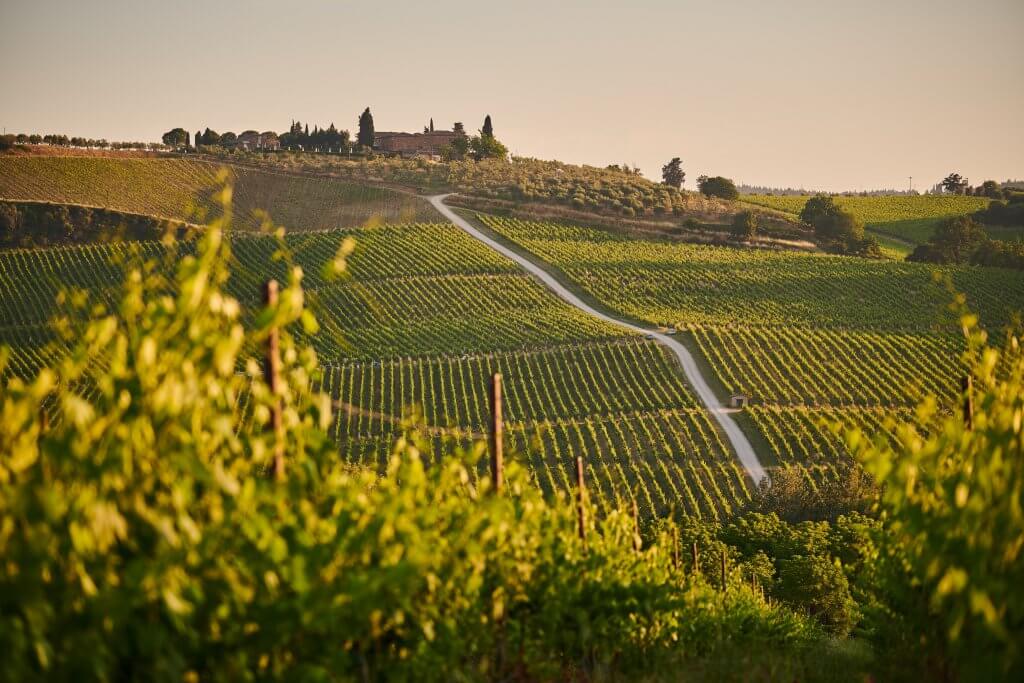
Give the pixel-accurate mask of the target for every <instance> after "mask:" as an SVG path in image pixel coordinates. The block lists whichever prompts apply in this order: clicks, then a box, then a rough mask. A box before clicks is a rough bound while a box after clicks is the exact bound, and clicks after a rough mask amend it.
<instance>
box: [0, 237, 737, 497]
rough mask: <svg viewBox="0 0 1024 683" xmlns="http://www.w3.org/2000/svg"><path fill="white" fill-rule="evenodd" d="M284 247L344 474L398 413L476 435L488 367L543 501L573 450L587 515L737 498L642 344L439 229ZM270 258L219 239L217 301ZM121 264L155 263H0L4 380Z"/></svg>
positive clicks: (106, 286) (48, 259)
mask: <svg viewBox="0 0 1024 683" xmlns="http://www.w3.org/2000/svg"><path fill="white" fill-rule="evenodd" d="M348 236H353V237H355V238H356V240H357V249H356V251H355V253H354V254H353V255H352V256H351V258H350V262H349V266H350V268H349V276H348V277H346V278H344V279H342V280H339V281H332V280H327V279H324V278H323V277H321V275H320V273H321V271H322V266H323V264H324V263H325V262H326V261H328V260H329V259H331V258H332V257H333V256H334V254H335V252H336V250H337V248H338V246H339V244H340V243H341V241H342V240H343V239H345V238H346V237H348ZM286 244H287V251H288V252H289V253H290V257H291V259H292V260H293V261H294V263H296V264H298V265H301V266H302V268H303V271H304V272H305V273H306V277H305V278H304V285H305V287H306V294H307V300H308V302H309V303H310V305H311V308H312V309H313V310H314V311H315V312H316V313H317V317H318V319H319V321H320V323H321V326H322V329H321V330H320V332H319V333H318V334H316V335H315V336H310V337H308V341H309V342H311V344H312V345H313V346H314V348H315V349H316V350H317V354H318V358H319V360H320V363H321V365H322V367H323V369H324V372H323V377H322V379H321V380H319V381H320V382H321V384H322V386H323V387H324V388H325V389H327V390H328V391H329V392H330V394H331V395H332V396H333V397H334V398H335V400H336V401H337V406H336V411H335V423H334V425H333V427H332V433H333V434H334V436H335V438H336V439H337V441H338V444H339V449H340V452H341V454H342V457H344V458H345V459H347V460H348V461H350V462H354V463H361V464H367V465H379V464H382V463H383V462H384V459H385V456H386V455H387V453H388V452H389V451H390V449H391V445H392V443H393V441H394V436H395V435H396V433H397V432H398V431H399V429H400V421H401V419H402V417H403V415H404V413H403V411H404V410H405V409H406V408H408V407H409V406H411V405H415V406H418V410H419V412H420V413H421V415H422V419H423V420H424V421H425V422H426V424H427V425H429V426H430V427H431V428H432V429H434V430H435V432H436V433H437V434H438V438H440V434H441V432H442V431H452V432H454V433H455V434H457V435H459V436H461V437H462V438H464V439H466V440H467V441H468V440H469V439H470V438H471V437H472V436H474V435H476V436H479V435H481V434H482V433H483V432H484V430H485V428H486V427H485V422H486V418H487V412H488V408H487V381H488V378H489V376H490V374H491V373H493V372H495V371H500V372H502V373H503V375H504V378H505V393H506V412H505V421H506V426H507V429H508V431H509V434H510V441H511V445H512V446H514V450H515V451H517V452H518V453H519V454H520V455H519V456H518V457H521V458H522V459H523V462H524V463H525V464H526V466H527V467H528V469H529V471H530V472H531V475H532V477H533V479H534V480H535V481H536V482H537V483H538V484H539V485H540V486H541V487H543V488H544V489H545V490H548V491H551V490H563V489H565V488H567V487H568V485H569V482H570V480H571V473H572V467H573V463H574V462H575V458H576V456H577V455H582V456H584V457H586V458H587V459H588V461H589V462H590V463H591V472H592V476H593V481H594V496H595V500H596V501H597V502H598V504H599V505H602V506H608V505H611V504H613V503H615V502H618V501H623V500H628V499H629V497H630V496H632V495H634V493H635V494H636V495H637V496H638V497H639V503H640V506H641V509H642V511H643V512H644V514H652V513H655V512H657V513H664V512H665V511H667V510H668V509H670V508H671V507H672V506H676V507H677V508H679V509H686V510H688V511H690V512H693V513H694V514H698V515H701V516H704V517H709V516H710V517H715V516H718V515H719V514H721V513H723V512H728V511H731V510H734V509H736V508H737V507H738V506H740V505H742V504H743V503H744V502H745V501H746V500H747V499H748V498H749V495H750V482H749V481H747V480H746V478H745V475H744V473H743V470H742V469H741V468H740V467H739V465H738V463H737V461H736V460H735V458H734V457H733V455H732V454H731V452H730V450H729V448H728V446H727V445H725V444H724V443H723V441H722V439H721V438H720V436H719V434H718V432H717V431H716V428H715V426H714V423H713V422H712V421H711V420H710V419H709V416H708V415H707V413H706V412H705V411H704V410H703V409H701V408H700V407H699V406H698V404H697V403H696V402H695V400H694V398H693V396H692V395H691V393H690V390H689V388H688V387H687V386H686V383H685V380H684V378H683V376H682V374H681V372H680V371H679V369H678V368H677V366H676V364H675V361H674V360H672V359H671V358H670V357H669V356H667V355H666V352H665V351H664V350H663V349H662V348H661V347H660V346H658V345H656V344H655V343H653V342H650V341H647V340H645V339H642V338H640V337H639V336H637V335H633V334H629V333H626V332H624V331H623V330H621V329H619V328H617V327H613V326H610V325H607V324H605V323H602V322H600V321H597V320H595V319H593V318H590V317H588V316H586V315H584V314H582V313H580V312H579V311H577V310H576V309H574V308H571V307H569V306H568V305H566V304H563V303H562V302H561V301H560V300H558V299H556V298H555V297H554V296H553V295H551V294H549V293H548V292H547V290H545V289H543V288H542V287H541V286H540V285H539V284H537V283H536V282H535V281H534V280H533V279H531V278H529V277H527V276H526V275H524V274H522V273H521V271H519V270H517V268H516V267H515V266H514V264H513V263H511V262H510V261H507V260H506V259H504V258H503V257H500V256H498V255H496V254H495V253H494V252H493V251H491V250H489V249H488V248H486V247H484V246H483V245H480V244H479V243H478V242H476V241H475V240H473V239H472V238H470V237H469V236H467V235H466V234H465V233H463V232H462V231H461V230H458V229H457V228H455V227H454V226H451V225H438V224H412V225H404V226H382V227H373V228H362V229H352V230H336V231H327V232H318V233H315V234H312V233H309V234H294V235H290V236H289V237H288V238H287V240H286ZM277 249H278V244H277V243H276V242H275V240H273V239H272V238H269V237H263V236H241V235H239V236H236V237H235V238H234V240H233V242H232V251H233V260H234V262H235V265H234V268H233V270H232V278H231V280H230V282H229V291H231V292H232V294H233V295H235V296H236V297H237V298H238V299H239V300H240V301H241V302H242V303H243V305H244V306H245V309H246V311H248V314H249V315H252V314H253V312H254V311H255V310H257V309H258V306H259V292H260V283H261V282H262V281H263V279H264V278H266V277H268V276H275V277H278V278H283V277H284V276H285V272H286V268H287V265H286V264H285V262H284V261H282V260H274V258H273V254H274V252H275V251H277ZM182 250H183V251H186V252H187V251H188V250H189V247H188V245H185V246H184V247H183V248H182ZM139 257H146V258H148V259H151V260H156V261H160V262H162V261H165V260H166V261H168V262H173V259H170V258H168V255H167V253H166V251H165V248H164V247H163V246H161V245H159V244H157V243H153V242H139V243H116V244H104V245H84V246H76V247H55V248H47V249H34V250H12V251H6V252H0V288H3V290H4V291H15V292H19V296H18V297H4V298H3V299H0V343H8V344H11V345H12V346H13V347H14V350H15V356H14V362H13V366H12V371H14V372H17V373H18V374H21V375H27V374H31V372H32V371H33V370H34V369H35V368H37V367H39V366H40V364H42V363H43V362H44V361H45V360H46V359H48V358H52V357H53V355H54V354H59V353H60V352H62V348H61V347H59V346H48V342H50V341H51V340H52V335H51V333H50V332H49V327H48V325H47V321H48V320H49V319H50V318H51V317H52V316H53V315H54V314H55V313H56V312H57V311H58V308H57V307H56V306H55V304H54V303H53V302H54V300H55V298H56V297H57V295H58V293H59V292H60V291H61V289H62V288H65V287H74V288H79V289H81V290H83V291H86V292H90V293H91V294H92V296H93V298H94V300H95V301H97V302H103V303H105V304H106V305H108V306H110V305H113V304H114V303H115V301H116V297H115V294H116V289H115V287H116V285H117V283H118V282H120V280H121V274H122V267H121V265H119V263H121V262H128V263H130V262H132V261H133V260H134V259H136V258H139ZM165 267H166V266H165Z"/></svg>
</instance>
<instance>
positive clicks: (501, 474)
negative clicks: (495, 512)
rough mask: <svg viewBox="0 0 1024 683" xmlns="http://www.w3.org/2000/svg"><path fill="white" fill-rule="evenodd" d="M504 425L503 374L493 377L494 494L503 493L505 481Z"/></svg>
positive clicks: (492, 478) (492, 452)
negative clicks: (502, 408)
mask: <svg viewBox="0 0 1024 683" xmlns="http://www.w3.org/2000/svg"><path fill="white" fill-rule="evenodd" d="M503 432H504V424H503V422H502V420H501V373H500V372H496V373H494V375H493V376H492V377H491V486H492V488H493V489H494V494H495V495H497V494H500V493H501V487H502V484H503V483H504V479H505V461H504V454H503V453H502V449H503V448H504V446H503V441H504V434H503Z"/></svg>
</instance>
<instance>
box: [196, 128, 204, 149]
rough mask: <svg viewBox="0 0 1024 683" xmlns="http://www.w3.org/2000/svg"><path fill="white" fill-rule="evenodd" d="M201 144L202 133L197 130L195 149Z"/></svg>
mask: <svg viewBox="0 0 1024 683" xmlns="http://www.w3.org/2000/svg"><path fill="white" fill-rule="evenodd" d="M202 142H203V131H201V130H197V131H196V149H199V145H201V144H202Z"/></svg>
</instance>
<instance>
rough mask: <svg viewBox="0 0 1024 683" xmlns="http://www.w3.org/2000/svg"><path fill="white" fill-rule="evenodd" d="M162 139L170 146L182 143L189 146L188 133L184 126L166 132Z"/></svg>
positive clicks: (177, 145) (179, 145)
mask: <svg viewBox="0 0 1024 683" xmlns="http://www.w3.org/2000/svg"><path fill="white" fill-rule="evenodd" d="M160 140H161V141H162V142H163V143H164V144H165V145H167V146H168V147H181V146H182V145H185V146H186V147H187V146H188V133H186V132H185V129H184V128H172V129H171V130H169V131H167V132H166V133H164V134H163V135H162V136H161V138H160Z"/></svg>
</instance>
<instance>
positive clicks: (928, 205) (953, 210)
mask: <svg viewBox="0 0 1024 683" xmlns="http://www.w3.org/2000/svg"><path fill="white" fill-rule="evenodd" d="M740 199H741V200H742V201H745V202H747V203H749V204H756V205H758V206H765V207H768V208H771V209H776V210H778V211H783V212H785V213H788V214H792V215H794V216H795V215H797V214H799V213H800V210H801V209H803V208H804V204H806V203H807V199H808V197H807V196H792V195H761V194H750V195H743V196H742V197H740ZM834 199H835V203H836V205H837V206H839V207H840V208H842V209H844V210H846V211H850V212H851V213H853V214H854V215H855V216H857V217H858V218H859V219H860V220H862V221H863V222H864V224H865V225H866V226H867V227H869V228H870V229H871V230H873V231H875V232H877V233H879V234H881V235H888V236H890V237H895V238H897V239H899V240H903V241H906V242H911V243H913V244H923V243H924V242H927V241H928V239H929V238H930V237H931V236H932V233H934V232H935V226H936V225H938V224H939V223H941V222H942V221H943V220H944V219H947V218H950V217H952V216H963V215H965V214H968V213H973V212H975V211H978V210H980V209H984V208H985V207H986V206H988V204H989V201H990V200H988V199H986V198H984V197H965V196H945V195H939V196H933V195H919V196H916V197H915V196H902V195H899V196H896V195H893V196H883V197H842V196H840V197H834Z"/></svg>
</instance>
